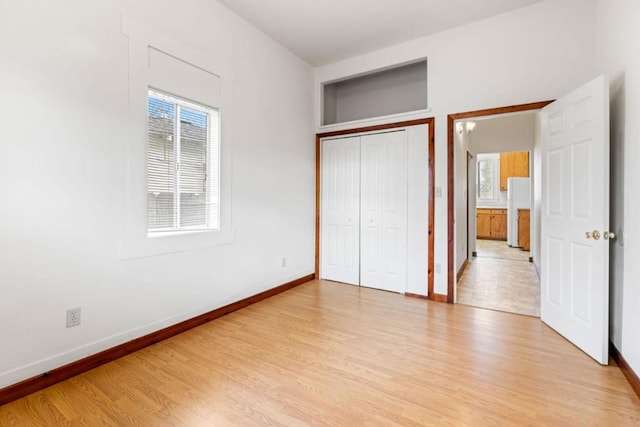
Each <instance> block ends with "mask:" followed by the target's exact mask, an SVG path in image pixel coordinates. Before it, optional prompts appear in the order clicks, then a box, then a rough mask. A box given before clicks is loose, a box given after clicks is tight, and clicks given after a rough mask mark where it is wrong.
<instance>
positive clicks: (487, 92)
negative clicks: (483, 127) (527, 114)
mask: <svg viewBox="0 0 640 427" xmlns="http://www.w3.org/2000/svg"><path fill="white" fill-rule="evenodd" d="M595 20H596V17H595V0H588V1H584V0H548V1H544V2H541V3H538V4H535V5H533V6H530V7H527V8H523V9H519V10H516V11H513V12H509V13H506V14H502V15H498V16H495V17H492V18H489V19H486V20H482V21H478V22H475V23H472V24H469V25H465V26H462V27H458V28H454V29H452V30H449V31H445V32H442V33H438V34H435V35H432V36H429V37H424V38H420V39H416V40H413V41H410V42H406V43H402V44H399V45H396V46H392V47H389V48H386V49H382V50H379V51H375V52H372V53H369V54H366V55H362V56H358V57H355V58H351V59H347V60H344V61H341V62H338V63H335V64H330V65H327V66H324V67H320V68H317V69H316V77H315V88H314V90H315V107H316V110H315V123H316V126H318V127H319V126H320V113H321V102H320V100H321V98H320V95H321V93H320V88H321V84H322V82H326V81H333V80H337V79H340V78H344V77H347V76H351V75H357V74H360V73H364V72H366V71H369V70H374V69H381V68H384V67H386V66H390V65H392V64H398V63H406V62H409V61H412V60H416V59H418V58H422V57H427V58H428V63H429V107H430V108H431V115H432V116H433V117H435V121H436V129H435V130H436V132H435V135H436V154H435V164H436V182H435V185H436V187H440V188H441V189H442V194H443V195H446V194H447V189H446V187H447V120H446V119H447V114H452V113H458V112H463V111H472V110H479V109H484V108H490V107H500V106H506V105H514V104H521V103H526V102H534V101H542V100H546V99H553V98H556V97H558V96H561V95H562V94H563V93H566V92H568V91H569V90H571V89H573V88H575V87H577V86H579V85H581V84H583V83H585V82H587V81H588V80H590V79H592V78H594V77H595V75H596V72H597V68H596V62H595V54H594V49H593V46H594V45H595V43H596V36H595V32H594V25H595ZM446 230H447V201H446V197H442V198H436V217H435V240H436V242H435V254H434V255H435V262H436V271H437V270H438V268H437V266H438V264H439V265H440V266H441V269H440V271H441V273H440V274H436V275H435V292H436V293H439V294H446V293H447V274H446V273H447V268H446V266H447V232H446Z"/></svg>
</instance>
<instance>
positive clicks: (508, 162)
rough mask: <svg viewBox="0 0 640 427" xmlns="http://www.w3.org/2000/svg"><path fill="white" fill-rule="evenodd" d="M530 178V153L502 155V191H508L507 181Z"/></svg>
mask: <svg viewBox="0 0 640 427" xmlns="http://www.w3.org/2000/svg"><path fill="white" fill-rule="evenodd" d="M514 176H517V177H528V176H529V152H528V151H522V152H517V153H500V190H503V191H506V190H507V179H508V178H511V177H514Z"/></svg>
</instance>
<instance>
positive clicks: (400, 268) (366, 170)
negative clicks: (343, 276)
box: [360, 131, 407, 292]
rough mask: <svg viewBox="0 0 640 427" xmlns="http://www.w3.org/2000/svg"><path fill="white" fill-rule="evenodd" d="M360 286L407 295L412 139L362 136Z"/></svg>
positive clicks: (398, 135)
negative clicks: (409, 176) (408, 176)
mask: <svg viewBox="0 0 640 427" xmlns="http://www.w3.org/2000/svg"><path fill="white" fill-rule="evenodd" d="M361 159H362V161H361V169H362V183H361V189H362V195H363V196H362V199H361V205H362V208H361V219H360V223H361V236H362V237H361V260H360V263H361V273H360V276H361V278H360V284H361V285H362V286H368V287H373V288H378V289H384V290H389V291H394V292H404V291H405V289H406V277H407V137H406V132H405V131H398V132H389V133H382V134H376V135H367V136H363V137H362V142H361Z"/></svg>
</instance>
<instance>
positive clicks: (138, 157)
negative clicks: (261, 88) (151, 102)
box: [120, 16, 235, 260]
mask: <svg viewBox="0 0 640 427" xmlns="http://www.w3.org/2000/svg"><path fill="white" fill-rule="evenodd" d="M122 32H123V33H124V34H125V35H126V36H128V38H129V128H128V132H127V135H128V141H127V152H126V160H127V166H126V172H127V175H126V180H125V181H126V182H125V186H126V187H125V192H126V195H127V197H126V203H125V207H124V208H125V219H124V231H123V237H122V239H121V242H120V258H121V259H123V260H126V259H135V258H142V257H149V256H156V255H162V254H169V253H175V252H183V251H192V250H202V249H206V248H210V247H214V246H221V245H227V244H231V243H233V242H235V231H234V229H233V227H232V222H231V211H232V206H231V203H232V198H231V188H232V185H231V177H232V173H231V164H232V162H231V160H232V146H233V144H232V141H233V137H232V123H233V111H232V105H233V102H232V100H233V95H232V89H233V79H234V76H235V72H234V71H233V69H231V68H229V67H225V66H223V65H222V64H218V63H217V62H216V61H215V60H213V59H211V58H210V57H209V56H205V55H202V54H201V53H200V52H198V51H197V50H194V49H193V48H190V47H188V46H185V45H183V44H181V43H179V42H177V41H175V40H173V39H171V38H168V37H166V36H165V35H163V34H160V33H158V32H156V31H155V30H153V29H151V28H150V27H148V26H146V25H144V24H141V23H139V22H136V21H134V20H131V19H129V18H127V17H126V16H123V19H122ZM150 48H151V49H155V50H158V51H160V52H163V53H165V54H167V55H169V56H172V57H174V58H179V60H180V61H183V62H185V63H187V64H190V65H193V66H195V67H197V68H199V69H201V70H205V71H206V72H209V73H211V74H214V75H216V76H218V77H219V78H220V101H219V105H212V107H215V108H217V109H218V110H219V112H220V135H219V138H220V187H219V191H220V195H219V198H220V229H219V230H214V229H205V230H198V231H188V230H180V231H175V232H167V233H158V234H159V235H158V236H156V235H155V233H154V235H153V236H149V235H148V232H147V180H146V149H147V110H146V104H147V94H148V89H149V87H154V86H155V85H154V84H152V83H153V82H152V78H151V73H150V69H149V61H148V56H149V50H150ZM176 95H177V96H180V95H181V94H179V93H178V94H176ZM195 101H199V100H195Z"/></svg>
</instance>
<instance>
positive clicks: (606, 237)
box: [602, 231, 616, 240]
mask: <svg viewBox="0 0 640 427" xmlns="http://www.w3.org/2000/svg"><path fill="white" fill-rule="evenodd" d="M602 237H603V238H604V240H613V239H615V238H616V233H614V232H613V231H605V232H604V233H603V235H602Z"/></svg>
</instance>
